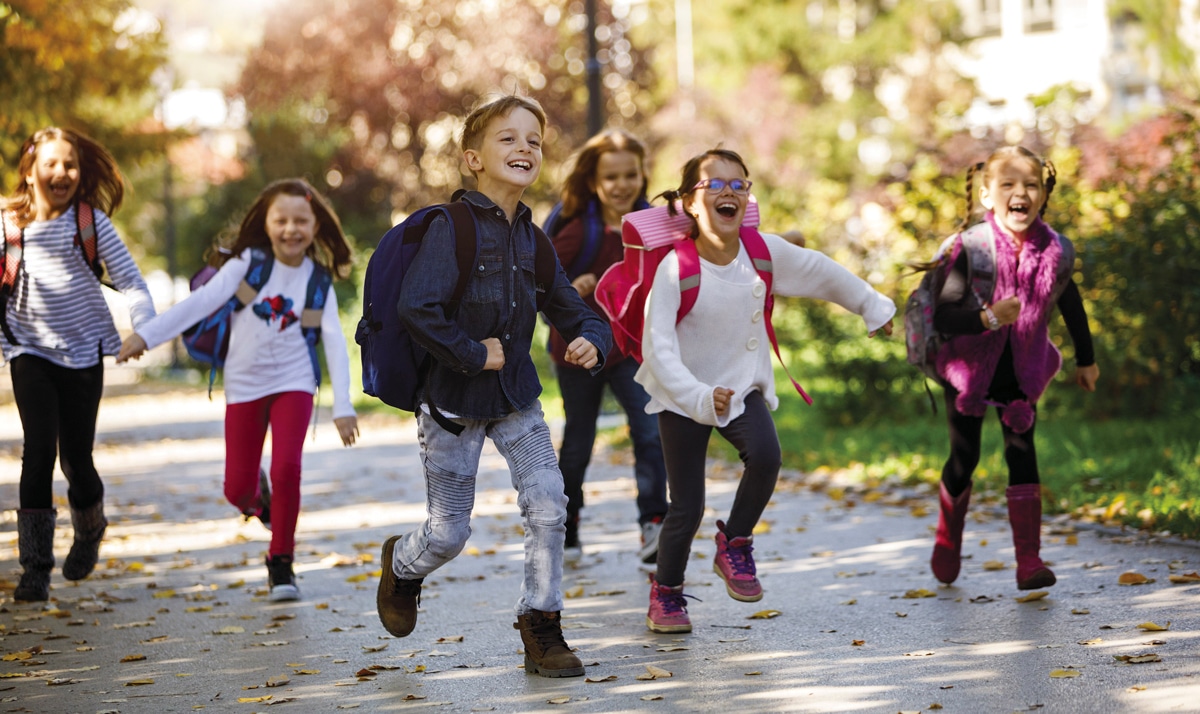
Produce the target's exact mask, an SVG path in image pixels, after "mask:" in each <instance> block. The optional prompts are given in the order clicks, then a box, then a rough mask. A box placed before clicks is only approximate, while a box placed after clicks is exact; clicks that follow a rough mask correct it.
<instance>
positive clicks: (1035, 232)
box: [930, 146, 1100, 590]
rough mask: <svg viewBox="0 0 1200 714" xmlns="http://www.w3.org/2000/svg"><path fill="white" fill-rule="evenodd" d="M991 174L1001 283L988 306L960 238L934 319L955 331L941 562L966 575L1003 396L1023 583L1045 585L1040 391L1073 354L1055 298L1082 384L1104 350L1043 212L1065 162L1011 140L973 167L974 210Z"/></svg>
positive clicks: (948, 356) (990, 205) (1086, 385)
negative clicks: (967, 525)
mask: <svg viewBox="0 0 1200 714" xmlns="http://www.w3.org/2000/svg"><path fill="white" fill-rule="evenodd" d="M980 172H982V177H983V182H982V184H981V185H980V187H979V202H980V204H982V205H983V207H984V208H985V209H986V210H987V214H986V216H985V220H986V222H987V223H988V225H989V226H990V229H991V236H992V239H993V240H994V242H995V255H996V281H995V287H994V289H993V291H992V296H991V298H992V301H991V302H990V303H984V304H982V305H981V304H980V302H981V300H983V299H984V298H982V296H977V295H975V294H974V292H973V291H972V290H971V289H970V288H971V286H970V283H969V282H968V280H967V274H968V270H967V268H968V265H967V252H966V251H965V250H963V249H962V247H961V246H962V241H961V239H960V240H959V242H958V244H957V246H956V248H955V250H956V251H957V255H956V256H955V257H954V258H953V260H954V265H953V267H952V268H951V272H950V275H949V276H948V277H947V278H946V282H945V285H944V287H943V289H942V293H941V295H940V297H939V298H938V306H937V310H936V312H935V313H934V323H933V324H934V327H935V328H936V329H937V331H938V332H940V333H942V334H944V335H950V336H952V337H951V338H950V339H948V340H947V341H946V343H945V344H944V345H942V347H941V348H940V349H939V350H938V354H937V369H938V374H939V375H940V376H941V377H942V383H943V386H944V387H945V398H946V417H947V420H948V423H949V427H950V457H949V458H948V459H947V460H946V465H945V466H944V467H943V468H942V480H941V489H940V499H939V502H940V515H939V518H938V528H937V539H936V542H935V544H934V546H933V556H932V558H931V561H930V564H931V567H932V569H933V574H934V576H936V577H937V579H938V580H940V581H941V582H943V583H952V582H954V581H955V579H957V578H958V572H959V568H960V567H961V559H960V556H961V553H962V531H963V523H964V521H965V519H966V516H967V506H968V505H969V503H970V500H971V474H972V473H973V472H974V471H975V466H976V465H978V463H979V455H980V453H979V452H980V441H981V438H982V431H983V417H984V416H985V415H986V414H987V408H988V406H994V407H996V411H997V413H998V414H999V415H1000V428H1001V431H1002V432H1003V434H1004V460H1005V461H1006V462H1007V464H1008V483H1009V485H1008V490H1007V492H1006V495H1007V498H1008V518H1009V522H1010V524H1011V525H1012V536H1013V545H1014V547H1015V550H1016V556H1017V588H1018V589H1020V590H1033V589H1036V588H1044V587H1049V586H1051V585H1053V584H1054V583H1055V582H1056V578H1055V576H1054V573H1053V571H1051V570H1050V568H1048V567H1046V564H1045V563H1043V562H1042V559H1041V556H1040V551H1041V527H1042V496H1041V486H1040V485H1039V484H1040V480H1039V476H1038V467H1037V452H1036V450H1035V449H1034V441H1033V433H1034V420H1035V417H1036V415H1037V411H1036V405H1037V400H1038V398H1039V397H1040V396H1041V395H1042V392H1043V391H1045V389H1046V387H1047V385H1049V383H1050V380H1051V379H1052V378H1053V377H1054V375H1055V374H1057V373H1058V370H1059V368H1060V367H1061V366H1062V355H1061V354H1060V353H1059V351H1058V348H1056V347H1055V346H1054V344H1053V343H1051V342H1050V337H1049V333H1048V332H1047V325H1048V324H1049V320H1050V313H1051V311H1052V310H1053V308H1054V307H1055V306H1057V307H1058V309H1059V312H1061V313H1062V316H1063V320H1064V321H1065V322H1066V323H1067V330H1068V331H1069V332H1070V333H1071V341H1072V343H1074V345H1075V363H1076V365H1077V366H1076V368H1075V382H1076V383H1077V384H1078V385H1079V386H1080V387H1082V388H1083V389H1085V390H1087V391H1089V392H1092V391H1095V389H1096V380H1097V379H1098V378H1099V377H1100V368H1099V367H1097V366H1096V364H1095V358H1094V357H1093V353H1092V336H1091V330H1090V329H1089V327H1088V320H1087V313H1086V312H1084V307H1083V300H1082V299H1081V298H1080V295H1079V288H1078V287H1076V285H1075V281H1074V279H1073V278H1072V277H1071V275H1072V273H1073V270H1074V267H1073V266H1066V270H1061V269H1060V267H1059V261H1060V259H1061V257H1062V256H1063V254H1064V249H1066V248H1067V247H1068V243H1067V241H1066V239H1065V238H1062V237H1061V236H1059V235H1058V234H1057V233H1055V232H1054V231H1053V230H1052V229H1051V228H1050V226H1048V225H1046V223H1045V222H1044V221H1043V220H1042V214H1043V213H1044V212H1045V210H1046V200H1047V199H1048V198H1049V196H1050V193H1051V192H1052V191H1053V190H1054V178H1055V176H1054V165H1053V164H1051V163H1050V162H1048V161H1043V160H1042V159H1041V158H1039V157H1038V156H1037V155H1036V154H1034V153H1033V152H1031V151H1029V150H1028V149H1025V148H1024V147H1020V146H1008V147H1004V148H1002V149H999V150H998V151H996V152H994V153H993V154H992V155H991V156H989V157H988V159H987V161H984V162H982V163H979V164H976V165H975V166H972V167H971V170H970V171H969V172H968V174H967V216H968V220H970V218H969V217H970V216H971V214H972V211H971V208H972V200H973V198H974V197H973V196H972V193H973V191H972V184H973V181H974V178H975V176H976V175H977V174H980ZM964 228H965V225H964ZM1070 253H1073V251H1069V252H1068V254H1070ZM1060 275H1062V276H1065V281H1064V280H1063V279H1060V277H1059V276H1060ZM1056 296H1057V297H1056Z"/></svg>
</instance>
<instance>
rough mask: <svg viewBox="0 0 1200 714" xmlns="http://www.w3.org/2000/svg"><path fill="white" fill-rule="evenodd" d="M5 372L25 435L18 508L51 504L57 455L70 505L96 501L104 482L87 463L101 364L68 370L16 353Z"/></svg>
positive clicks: (100, 384) (101, 379)
mask: <svg viewBox="0 0 1200 714" xmlns="http://www.w3.org/2000/svg"><path fill="white" fill-rule="evenodd" d="M9 372H10V374H11V376H12V384H13V397H14V398H15V399H16V402H17V411H18V413H19V414H20V415H21V427H22V429H23V430H24V435H25V446H24V451H23V454H22V456H21V508H50V507H51V506H52V505H53V491H54V489H53V486H54V461H55V459H56V458H58V457H59V456H61V459H62V471H63V474H64V475H65V476H66V477H67V501H68V502H69V503H70V504H71V507H72V508H75V509H84V508H88V507H89V506H93V505H95V504H96V503H97V502H98V501H99V500H100V499H101V498H103V497H104V484H103V483H102V482H101V481H100V475H99V474H98V473H96V466H95V464H93V463H92V447H93V444H94V443H95V440H96V415H97V413H98V412H99V410H100V395H101V393H102V392H103V391H104V363H103V362H98V363H97V364H96V365H95V366H93V367H86V368H84V369H70V368H67V367H62V366H60V365H56V364H54V363H53V362H49V361H47V360H44V359H42V358H41V357H35V356H33V355H20V356H18V357H14V358H13V359H12V361H10V362H9Z"/></svg>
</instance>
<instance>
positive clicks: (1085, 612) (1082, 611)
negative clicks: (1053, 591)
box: [1071, 607, 1092, 615]
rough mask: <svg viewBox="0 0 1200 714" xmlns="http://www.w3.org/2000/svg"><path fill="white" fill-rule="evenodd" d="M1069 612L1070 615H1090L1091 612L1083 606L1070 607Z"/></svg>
mask: <svg viewBox="0 0 1200 714" xmlns="http://www.w3.org/2000/svg"><path fill="white" fill-rule="evenodd" d="M1071 614H1072V615H1090V614H1092V611H1091V610H1089V609H1087V608H1085V607H1077V608H1072V609H1071Z"/></svg>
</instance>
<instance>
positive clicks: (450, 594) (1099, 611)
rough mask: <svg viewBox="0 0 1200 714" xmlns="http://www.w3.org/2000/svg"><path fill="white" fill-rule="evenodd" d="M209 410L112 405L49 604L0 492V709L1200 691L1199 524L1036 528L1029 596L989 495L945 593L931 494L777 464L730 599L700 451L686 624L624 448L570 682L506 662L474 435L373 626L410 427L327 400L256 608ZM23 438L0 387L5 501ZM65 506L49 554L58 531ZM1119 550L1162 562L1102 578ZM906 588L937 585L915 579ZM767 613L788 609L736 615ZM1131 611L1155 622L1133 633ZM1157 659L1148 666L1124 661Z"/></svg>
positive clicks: (586, 593) (507, 511)
mask: <svg viewBox="0 0 1200 714" xmlns="http://www.w3.org/2000/svg"><path fill="white" fill-rule="evenodd" d="M222 414H223V405H222V403H221V398H220V395H219V394H218V395H217V399H216V401H214V402H211V403H210V402H208V401H207V400H206V399H205V398H204V396H203V390H201V389H192V390H188V391H186V392H171V393H162V394H155V395H150V396H129V397H114V398H109V399H106V400H105V402H104V404H103V406H102V407H101V421H102V428H101V434H100V436H99V442H100V448H99V449H98V451H97V455H96V458H97V465H98V468H99V469H100V471H101V473H102V474H104V476H105V479H106V483H107V488H108V494H107V498H106V502H107V504H108V512H109V517H110V519H111V520H112V521H113V524H112V526H111V527H110V528H109V536H108V539H107V540H106V542H105V544H104V548H103V550H102V551H101V554H102V557H103V558H105V559H107V560H106V562H103V563H102V564H101V567H100V568H99V569H98V571H97V573H96V574H95V575H93V576H92V577H91V578H90V579H89V580H87V581H84V582H83V583H81V584H79V585H73V584H70V583H67V582H66V581H64V580H63V579H62V576H61V573H58V572H56V573H55V576H54V580H53V582H52V590H51V597H52V600H51V602H50V603H49V606H48V607H39V606H37V605H30V604H21V605H16V604H13V603H11V602H10V600H9V598H10V597H11V587H12V585H13V584H14V583H15V580H16V578H17V576H18V574H19V566H18V564H17V553H16V526H15V513H14V511H12V510H6V511H4V512H3V514H2V525H0V578H3V579H4V580H5V581H6V583H5V584H4V586H3V587H2V588H0V604H2V607H0V653H3V655H4V656H3V661H0V712H53V713H55V714H58V713H74V712H80V713H85V714H93V713H95V712H122V713H125V714H132V713H134V712H138V713H141V712H156V713H157V712H190V711H220V712H226V711H228V712H247V713H248V712H268V711H269V712H275V711H284V712H287V711H293V712H334V711H340V710H348V709H359V710H362V711H373V712H407V711H414V712H415V711H421V712H424V711H445V712H479V711H495V712H521V711H564V712H689V711H695V712H897V711H927V712H928V711H933V710H936V709H937V708H938V707H939V706H940V708H941V710H942V711H946V712H1010V711H1045V712H1087V713H1088V714H1097V713H1100V712H1135V711H1136V712H1159V711H1162V712H1167V711H1191V712H1196V711H1200V585H1179V584H1172V583H1170V582H1169V576H1170V575H1171V574H1180V573H1185V572H1192V571H1195V570H1197V569H1198V568H1200V550H1198V549H1196V548H1195V547H1194V546H1188V545H1181V544H1178V543H1169V542H1167V543H1163V542H1152V541H1147V540H1145V539H1144V538H1137V537H1129V536H1125V537H1114V536H1113V535H1112V534H1106V533H1103V532H1100V531H1095V530H1085V529H1075V528H1073V527H1072V526H1071V525H1070V524H1069V523H1066V522H1062V521H1059V522H1053V523H1049V524H1048V527H1047V531H1046V535H1045V546H1044V555H1045V556H1046V557H1047V559H1048V560H1050V561H1053V562H1054V565H1055V569H1056V571H1057V572H1058V575H1059V583H1058V585H1057V586H1055V587H1054V588H1052V589H1050V590H1049V595H1048V596H1047V597H1046V598H1045V599H1042V600H1038V601H1033V602H1026V603H1021V602H1017V601H1016V598H1017V597H1018V596H1020V595H1022V594H1023V593H1020V592H1018V591H1017V590H1016V588H1015V584H1014V577H1013V570H1012V561H1013V553H1012V545H1011V540H1010V538H1009V534H1008V527H1007V524H1006V523H1005V522H1004V521H1003V520H1002V519H998V518H996V517H994V516H993V515H989V513H993V514H994V513H997V512H998V511H996V510H995V508H994V505H993V507H991V508H989V507H988V506H987V504H984V505H983V506H982V507H979V508H976V509H974V510H973V512H972V516H973V517H972V519H971V520H970V522H969V524H968V535H967V541H968V542H967V546H966V549H965V550H966V553H967V554H968V555H969V556H970V559H969V560H967V561H966V563H965V565H964V569H963V575H962V577H961V579H960V580H959V582H958V587H951V588H938V587H937V586H936V583H935V582H934V580H933V578H932V576H931V575H930V574H929V572H928V565H927V562H928V556H929V551H930V548H931V546H932V538H931V532H930V530H931V528H932V526H933V525H934V524H935V523H936V510H935V509H936V504H935V501H934V499H933V497H932V495H930V494H912V493H908V494H905V493H901V492H898V491H895V490H880V491H875V492H871V491H865V490H863V489H853V488H851V489H845V490H842V489H839V488H838V487H836V484H835V485H832V486H831V485H830V484H828V482H827V481H825V480H818V479H815V478H810V479H807V480H806V479H804V478H802V477H800V476H799V475H798V474H794V473H793V474H788V475H786V477H785V479H784V480H783V481H782V482H781V485H780V488H779V491H778V493H777V494H776V497H775V499H774V500H773V502H772V504H771V506H770V507H769V508H768V510H767V513H766V515H765V517H764V521H763V524H764V529H765V532H762V533H760V534H759V535H758V536H757V543H756V556H757V558H758V562H759V569H760V570H759V572H760V574H761V577H762V581H763V584H764V587H765V589H766V597H765V598H764V599H763V600H762V601H761V602H760V603H755V604H744V603H738V602H735V601H733V600H731V599H730V598H729V597H727V596H726V595H725V593H724V589H723V587H721V586H719V585H717V584H716V583H717V579H716V576H715V575H714V574H713V573H712V571H711V564H710V563H711V560H710V559H711V556H712V552H713V543H712V539H711V536H712V533H713V530H714V526H713V522H714V521H715V519H716V518H717V517H718V516H721V515H722V514H724V513H725V512H726V511H727V509H728V506H729V504H730V502H731V499H732V496H733V490H734V488H735V486H736V481H735V477H736V473H735V472H734V471H733V470H732V469H730V468H729V467H721V466H719V465H714V469H713V475H712V478H711V479H710V482H709V504H710V506H711V509H712V510H711V511H710V513H709V514H708V515H707V517H706V518H705V523H704V526H703V527H702V530H701V534H700V537H699V538H698V539H697V541H696V543H695V547H694V553H693V556H694V557H693V561H692V563H691V565H690V567H689V570H688V577H689V583H688V592H689V593H691V594H693V595H695V596H697V597H699V598H701V601H700V602H693V603H692V605H691V608H690V610H691V615H692V619H693V622H694V625H695V631H694V632H693V633H692V634H691V635H683V636H666V635H655V634H653V633H650V632H648V631H647V630H646V628H645V624H644V620H645V612H646V603H647V584H646V573H645V572H644V571H643V570H642V569H641V568H639V563H638V561H637V560H636V558H635V556H634V551H635V550H636V547H637V533H636V529H635V526H634V523H633V519H634V507H633V480H632V478H631V470H630V468H629V465H628V462H627V457H626V456H625V455H624V454H622V453H619V452H617V453H607V452H605V453H601V454H600V455H599V456H598V461H599V462H600V463H598V464H596V465H594V467H593V469H592V472H591V474H590V476H589V481H588V485H587V490H588V507H587V508H586V509H585V511H584V525H583V530H582V534H583V538H584V540H585V546H586V559H585V561H584V563H583V564H582V565H581V567H579V568H577V569H573V570H569V571H568V573H567V575H566V579H565V583H564V586H565V589H566V590H567V592H568V595H569V599H568V600H567V608H566V610H565V613H564V614H565V624H566V627H567V628H568V629H567V632H566V634H567V637H568V641H569V642H570V644H571V645H572V646H574V647H576V648H577V649H578V652H579V655H580V657H581V658H582V659H583V661H584V663H585V664H586V665H588V667H587V677H586V679H584V678H575V679H568V680H549V679H543V678H541V677H536V676H534V677H531V676H526V675H525V674H524V673H523V672H522V670H521V669H520V665H521V662H522V658H521V656H520V654H519V653H518V650H519V647H520V639H519V636H518V634H517V633H516V632H515V631H514V630H513V629H512V622H513V614H512V611H511V609H512V605H513V603H514V602H515V600H516V597H517V593H518V589H519V583H520V573H521V558H522V550H521V529H520V521H519V518H518V516H517V512H516V505H515V495H514V493H513V491H512V490H511V488H510V486H509V483H508V476H507V472H506V470H505V469H504V464H503V461H502V460H501V459H500V457H499V456H498V455H496V453H495V452H494V451H491V450H489V451H487V452H485V455H484V459H483V468H484V471H483V473H482V474H481V476H480V485H479V491H478V500H477V508H476V513H475V518H474V521H473V524H474V530H475V532H474V535H473V537H472V540H471V543H470V545H469V546H468V551H467V552H465V553H464V554H463V555H462V556H460V557H459V558H458V559H457V560H455V561H454V562H453V563H451V564H450V565H449V566H447V567H445V568H444V569H443V570H442V571H440V572H439V573H438V574H436V575H434V576H431V577H430V578H429V580H428V581H427V587H426V591H425V595H424V599H423V601H422V613H421V616H420V621H419V624H418V625H417V629H416V631H415V632H414V633H413V634H412V635H411V636H410V637H408V638H405V639H394V638H391V637H389V636H387V635H386V633H384V631H383V629H382V628H381V627H380V625H379V623H378V620H377V618H376V615H375V606H374V602H375V601H374V593H375V585H376V582H377V577H378V576H377V574H376V573H377V572H378V567H379V566H378V553H379V544H380V543H381V542H382V541H383V540H384V539H385V538H386V537H387V536H388V535H390V534H393V533H397V532H401V531H403V530H406V529H409V528H411V527H413V526H414V525H415V524H417V523H419V522H420V520H421V519H422V517H423V487H422V483H421V479H420V471H419V469H418V455H417V447H416V444H415V439H414V428H413V425H412V423H411V422H408V421H403V420H400V419H388V418H375V419H370V420H367V422H366V423H365V424H364V426H363V437H362V441H361V443H360V444H359V445H358V446H356V447H354V448H352V449H343V448H341V447H340V445H339V444H337V443H336V433H335V430H334V429H333V427H332V425H331V423H330V422H329V421H328V416H327V415H326V416H325V417H324V419H323V421H322V422H321V424H320V425H319V427H318V432H317V438H316V442H315V443H313V442H311V441H310V442H309V444H308V446H307V450H306V457H305V458H306V462H305V472H304V479H305V480H304V491H303V498H304V505H303V509H302V513H301V519H300V527H299V533H298V551H297V570H298V574H299V578H300V579H299V584H300V587H301V590H302V594H303V600H302V601H301V602H299V603H291V604H274V603H270V602H268V601H267V600H266V598H265V597H264V596H265V592H266V591H265V568H264V566H263V565H262V558H263V555H264V553H265V548H266V544H267V537H268V534H267V533H266V531H264V530H263V529H262V528H261V526H260V525H259V524H258V523H257V522H250V523H244V522H242V519H241V518H240V517H239V516H236V514H233V513H232V512H231V511H232V509H231V507H229V506H228V505H227V504H226V503H225V502H224V500H223V498H222V496H221V472H222V453H223V451H222V442H221V438H220V437H221V419H222ZM19 445H20V429H19V423H18V421H17V417H16V412H15V409H14V408H13V407H12V405H11V404H9V405H0V496H2V498H3V503H4V504H5V506H6V507H7V508H9V509H11V508H12V507H14V506H15V504H16V502H17V475H18V471H19V458H18V457H17V454H18V453H19ZM56 492H57V494H58V496H59V497H60V498H62V497H63V495H64V494H65V483H64V482H62V481H61V477H60V480H59V482H58V483H57V484H56ZM63 500H64V503H60V509H61V510H60V515H59V524H60V528H59V531H58V538H57V541H56V547H55V550H56V553H57V556H58V559H59V564H60V565H61V560H62V558H63V557H64V556H65V554H66V551H67V549H68V548H69V543H70V540H69V539H70V537H71V536H70V527H69V518H68V517H67V515H66V512H65V499H63ZM1001 513H1002V512H1001ZM975 516H978V517H975ZM988 561H1000V562H1001V563H1003V564H1004V569H1002V570H989V569H987V568H986V567H985V563H987V562H988ZM1131 570H1132V571H1137V572H1140V573H1142V574H1143V575H1145V576H1146V577H1147V578H1152V579H1154V582H1153V583H1152V584H1147V585H1139V586H1127V587H1125V586H1119V585H1118V577H1119V576H1120V575H1121V573H1123V572H1125V571H1131ZM922 589H926V590H927V591H928V592H929V594H930V595H931V596H930V597H909V595H910V594H920V593H919V592H916V591H920V590H922ZM761 611H771V612H775V613H778V614H777V615H776V616H774V617H771V618H768V619H748V618H750V617H751V616H753V615H755V613H758V612H761ZM1148 622H1150V623H1155V624H1157V625H1160V626H1163V627H1169V629H1167V630H1166V631H1163V632H1147V631H1143V630H1142V629H1139V627H1138V625H1139V624H1142V623H1148ZM1150 653H1152V654H1155V655H1157V656H1158V658H1159V659H1160V661H1156V662H1148V663H1141V664H1128V663H1123V662H1120V661H1118V660H1117V659H1116V657H1117V656H1132V655H1142V654H1150ZM650 667H654V668H658V670H661V672H660V674H659V677H658V678H656V679H649V678H647V677H649V676H650V675H649V672H650V671H651V670H650V669H649V668H650ZM1055 670H1067V671H1068V672H1069V673H1071V674H1074V675H1075V676H1073V677H1069V678H1055V677H1053V676H1052V673H1053V672H1054V671H1055ZM667 672H669V673H670V675H671V676H669V677H668V676H666V675H665V673H667ZM271 684H276V685H278V686H269V685H271ZM260 697H262V698H264V699H262V700H261V701H244V702H240V701H239V700H240V699H255V698H260ZM267 697H269V699H268V698H267ZM276 705H278V706H276Z"/></svg>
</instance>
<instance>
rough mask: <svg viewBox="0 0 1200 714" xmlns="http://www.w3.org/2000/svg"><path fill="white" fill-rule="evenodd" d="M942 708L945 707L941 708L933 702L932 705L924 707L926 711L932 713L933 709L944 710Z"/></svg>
mask: <svg viewBox="0 0 1200 714" xmlns="http://www.w3.org/2000/svg"><path fill="white" fill-rule="evenodd" d="M944 708H945V707H943V706H942V705H941V704H938V703H937V702H934V703H933V704H930V705H929V706H928V707H926V709H929V710H930V711H933V710H935V709H944Z"/></svg>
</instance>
